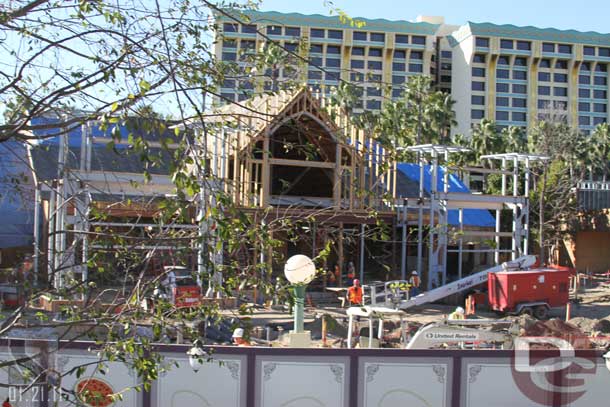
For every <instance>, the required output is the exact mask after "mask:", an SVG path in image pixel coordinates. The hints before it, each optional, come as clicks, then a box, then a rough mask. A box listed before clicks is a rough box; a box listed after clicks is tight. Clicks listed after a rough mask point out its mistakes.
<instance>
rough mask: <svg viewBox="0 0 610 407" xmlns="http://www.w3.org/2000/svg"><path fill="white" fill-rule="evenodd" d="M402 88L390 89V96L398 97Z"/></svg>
mask: <svg viewBox="0 0 610 407" xmlns="http://www.w3.org/2000/svg"><path fill="white" fill-rule="evenodd" d="M402 93H403V90H402V89H392V97H393V98H399V97H401V96H402Z"/></svg>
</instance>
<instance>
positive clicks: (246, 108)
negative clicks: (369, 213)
mask: <svg viewBox="0 0 610 407" xmlns="http://www.w3.org/2000/svg"><path fill="white" fill-rule="evenodd" d="M219 113H221V114H222V117H224V120H227V119H228V120H229V121H232V122H233V124H234V125H233V126H232V129H231V130H228V131H227V134H226V136H225V137H224V138H223V141H224V142H225V143H227V145H226V147H224V148H223V151H225V154H226V157H228V159H227V160H224V162H222V160H217V162H219V163H221V164H219V165H220V166H222V165H225V166H226V168H225V169H224V171H221V168H216V173H217V174H220V173H223V174H226V175H227V176H226V177H225V178H226V179H225V182H224V185H225V191H226V192H227V193H229V194H231V196H232V197H233V199H234V202H235V203H236V204H237V205H238V206H242V207H247V208H256V207H259V208H265V207H269V206H275V205H280V206H281V205H291V204H293V203H295V202H291V201H289V200H288V201H286V200H285V199H283V198H282V199H278V197H274V196H272V194H271V182H272V180H271V177H272V174H271V166H274V165H276V166H283V167H285V166H288V167H289V166H296V167H311V168H319V169H325V170H331V169H332V170H333V180H332V185H333V191H332V192H333V193H332V200H330V201H328V200H327V201H323V200H320V199H315V198H311V199H310V197H302V199H300V200H299V201H298V202H299V203H300V204H303V203H304V202H309V203H310V204H311V205H310V206H312V207H318V208H319V207H327V208H334V209H335V210H340V209H349V210H365V209H368V208H373V209H376V210H384V209H385V210H390V209H389V207H388V205H387V202H383V199H382V195H386V194H388V193H390V194H391V196H392V197H394V196H395V175H394V174H395V172H394V171H392V170H394V169H395V163H393V164H392V165H390V167H389V168H390V170H389V171H388V170H387V168H388V167H387V166H385V165H384V164H385V163H386V162H388V160H389V154H388V153H387V152H386V151H384V150H383V148H381V146H380V145H379V143H376V142H375V141H374V138H373V137H371V136H370V135H368V134H365V132H364V131H363V130H361V129H357V128H356V127H355V126H354V125H353V124H352V123H351V121H350V120H349V118H348V116H347V114H346V113H345V112H344V111H343V110H342V109H339V108H333V109H330V108H329V106H328V105H327V101H326V100H325V99H324V98H322V97H320V96H319V95H314V94H312V92H311V91H310V90H309V89H307V88H302V89H300V90H297V91H295V92H279V93H278V94H276V95H273V96H259V97H256V98H254V99H251V100H249V101H244V102H242V104H241V105H230V106H225V107H223V108H222V109H220V111H219ZM302 119H305V120H307V121H309V122H310V123H312V124H313V125H315V126H318V127H319V128H320V129H323V130H324V131H323V133H324V134H322V136H321V137H318V138H316V137H314V136H313V135H312V134H310V133H308V132H305V136H306V137H307V139H308V142H310V143H311V144H312V145H314V146H315V147H316V148H317V150H318V151H319V153H320V158H321V160H319V161H317V160H292V159H286V158H277V157H273V156H272V155H271V145H270V143H271V141H272V137H273V136H274V135H275V134H276V132H277V131H278V130H279V129H281V128H282V126H284V125H285V124H286V123H289V122H302ZM324 137H328V139H326V142H325V143H324V140H323V138H324ZM261 147H262V148H261ZM216 149H217V150H218V148H216ZM208 151H214V150H213V149H212V148H211V147H209V148H208ZM261 151H262V154H260V153H259V154H257V153H258V152H261ZM364 191H367V192H366V193H364ZM306 206H307V204H306Z"/></svg>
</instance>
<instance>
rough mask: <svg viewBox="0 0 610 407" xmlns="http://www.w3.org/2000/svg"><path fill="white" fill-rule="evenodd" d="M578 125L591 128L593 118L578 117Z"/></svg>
mask: <svg viewBox="0 0 610 407" xmlns="http://www.w3.org/2000/svg"><path fill="white" fill-rule="evenodd" d="M578 124H580V125H581V126H589V125H590V124H591V118H590V117H589V116H578Z"/></svg>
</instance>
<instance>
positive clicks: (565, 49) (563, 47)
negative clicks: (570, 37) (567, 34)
mask: <svg viewBox="0 0 610 407" xmlns="http://www.w3.org/2000/svg"><path fill="white" fill-rule="evenodd" d="M557 52H558V53H560V54H571V53H572V46H571V45H568V44H559V45H558V46H557Z"/></svg>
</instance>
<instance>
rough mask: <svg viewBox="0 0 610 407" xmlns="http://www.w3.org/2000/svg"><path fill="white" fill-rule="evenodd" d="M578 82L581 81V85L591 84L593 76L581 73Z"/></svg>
mask: <svg viewBox="0 0 610 407" xmlns="http://www.w3.org/2000/svg"><path fill="white" fill-rule="evenodd" d="M578 83H580V84H581V85H590V84H591V77H590V76H589V75H580V76H579V77H578Z"/></svg>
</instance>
